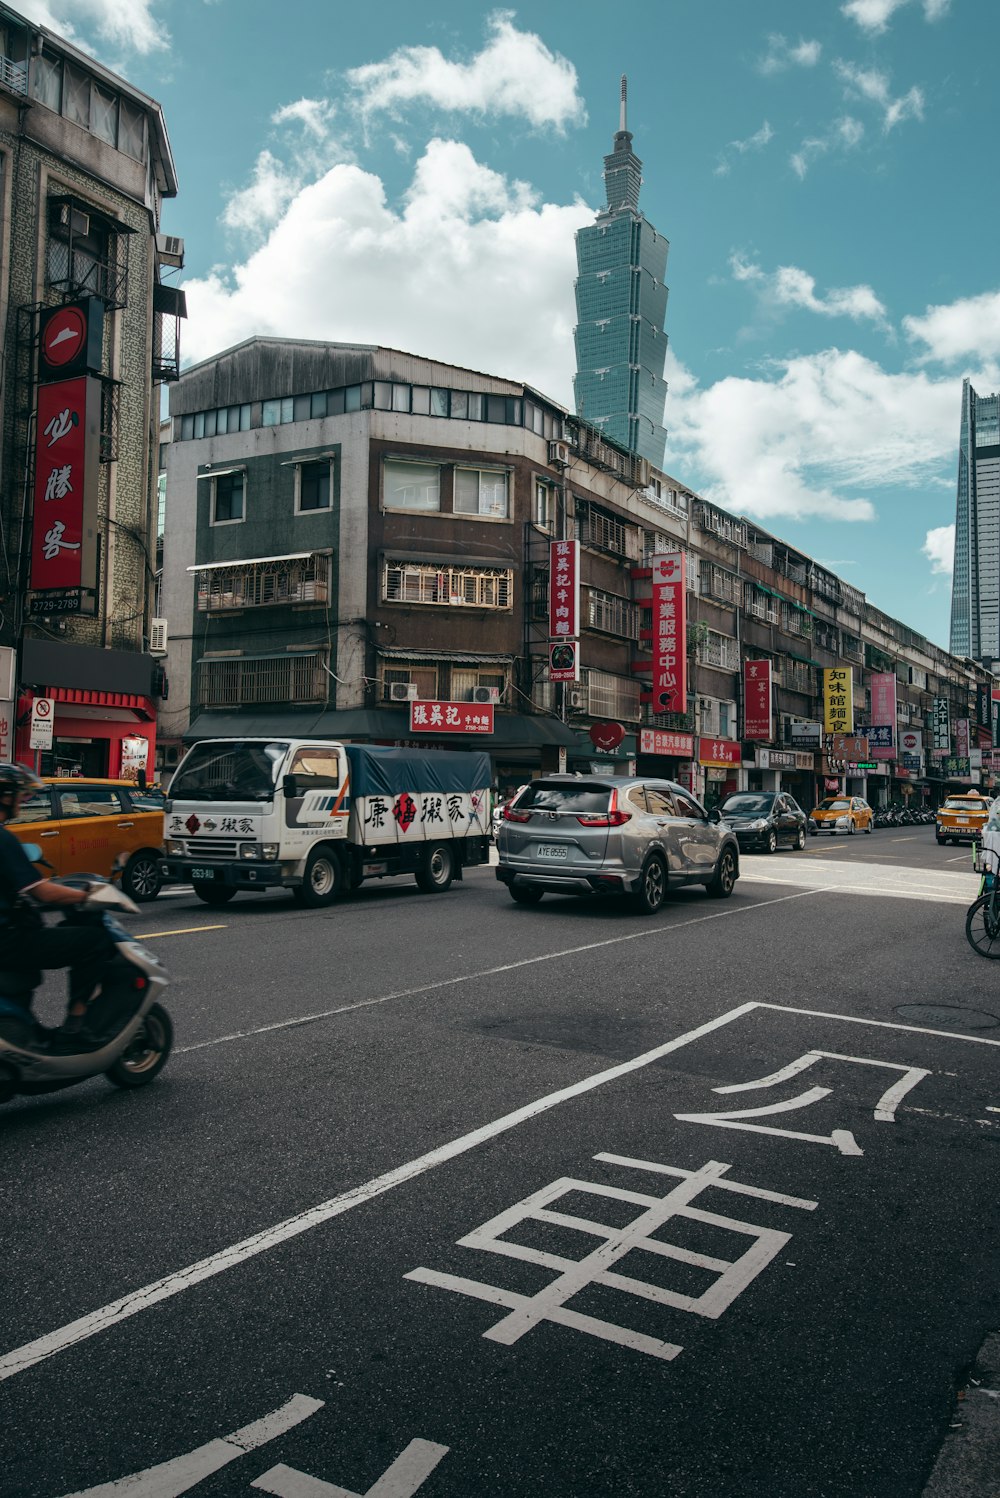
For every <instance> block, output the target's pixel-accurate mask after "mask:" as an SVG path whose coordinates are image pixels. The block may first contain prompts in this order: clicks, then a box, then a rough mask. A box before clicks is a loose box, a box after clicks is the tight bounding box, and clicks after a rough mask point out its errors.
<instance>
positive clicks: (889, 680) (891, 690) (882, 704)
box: [869, 671, 896, 759]
mask: <svg viewBox="0 0 1000 1498" xmlns="http://www.w3.org/2000/svg"><path fill="white" fill-rule="evenodd" d="M871 687H872V719H871V721H872V727H873V728H875V729H877V730H878V732H877V733H876V734H875V735H874V736H872V735H871V734H869V739H870V740H871V749H872V758H873V759H893V758H894V757H895V751H896V744H895V738H896V673H895V672H894V671H873V672H872V679H871ZM886 729H888V733H887V732H886Z"/></svg>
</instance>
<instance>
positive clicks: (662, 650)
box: [653, 551, 687, 713]
mask: <svg viewBox="0 0 1000 1498" xmlns="http://www.w3.org/2000/svg"><path fill="white" fill-rule="evenodd" d="M653 711H654V712H656V713H686V712H687V577H686V566H685V556H684V553H683V552H682V551H665V552H661V553H660V554H659V555H657V556H655V557H654V558H653Z"/></svg>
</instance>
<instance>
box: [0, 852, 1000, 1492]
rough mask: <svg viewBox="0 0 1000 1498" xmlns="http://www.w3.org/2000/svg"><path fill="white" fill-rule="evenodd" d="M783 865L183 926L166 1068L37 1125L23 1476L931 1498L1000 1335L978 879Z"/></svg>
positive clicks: (194, 917)
mask: <svg viewBox="0 0 1000 1498" xmlns="http://www.w3.org/2000/svg"><path fill="white" fill-rule="evenodd" d="M743 874H744V877H743V878H742V879H741V881H740V883H739V884H738V886H737V889H736V893H735V894H734V896H733V897H732V899H731V900H729V901H715V900H711V899H708V898H707V897H705V896H704V894H703V892H702V891H700V890H697V891H682V892H679V893H678V894H677V895H675V896H674V897H672V898H671V900H670V901H669V904H668V907H667V908H666V909H665V910H664V911H663V912H662V913H661V915H660V916H658V917H657V918H654V919H652V920H648V919H643V918H641V917H637V916H635V915H633V914H632V913H631V912H630V911H628V910H626V909H624V908H621V907H619V906H617V905H611V904H597V905H595V904H589V903H588V904H584V903H582V902H574V901H570V900H559V899H550V898H548V897H547V898H546V899H545V900H544V901H543V902H542V903H541V904H540V905H539V906H537V907H521V906H515V905H514V904H513V903H512V902H511V901H510V899H509V897H508V896H507V894H506V892H505V891H503V890H502V889H501V887H500V886H499V885H497V883H496V882H495V880H494V879H493V876H492V871H491V870H486V869H483V870H478V871H475V872H474V873H472V874H471V875H470V876H469V877H467V879H466V880H465V882H464V883H463V884H461V885H457V886H455V887H454V888H453V889H452V891H450V892H449V893H448V894H447V895H444V896H430V895H422V894H420V893H419V892H418V891H417V890H416V888H415V887H414V885H413V884H412V883H409V882H408V881H403V880H399V881H386V882H385V883H384V884H378V883H376V884H373V885H366V886H364V887H363V889H362V890H361V891H360V892H359V893H358V895H356V896H355V897H354V898H353V899H352V900H350V901H349V902H347V903H344V904H343V905H340V906H336V907H333V908H332V909H330V910H328V911H321V912H309V911H302V910H300V909H299V908H298V907H297V906H295V905H294V904H293V903H292V902H291V901H290V899H289V898H288V897H286V896H283V895H268V896H264V897H259V898H247V899H240V900H237V901H235V902H234V903H233V904H231V905H230V906H228V907H226V908H225V909H223V910H220V911H212V910H209V909H208V908H207V907H205V906H203V905H200V904H199V903H198V902H197V901H196V900H195V899H194V898H193V897H192V896H191V895H190V893H185V892H178V893H171V894H168V895H165V896H163V897H161V899H160V901H158V902H157V903H156V904H155V905H154V906H151V907H146V908H145V910H144V912H143V915H142V917H141V918H140V919H139V920H138V921H136V922H135V925H136V926H137V928H138V929H141V930H142V931H143V932H144V933H148V934H149V937H150V940H151V942H153V943H154V944H155V945H157V946H158V948H159V949H160V950H161V951H162V953H163V955H164V956H165V958H166V960H167V961H168V963H169V965H170V968H171V972H172V975H173V984H172V987H171V989H170V990H169V991H168V995H167V1003H168V1006H169V1007H170V1009H171V1012H172V1014H173V1016H174V1019H175V1024H176V1030H177V1043H176V1044H177V1048H176V1051H175V1054H174V1056H173V1057H172V1059H171V1062H170V1065H169V1067H168V1068H167V1070H166V1071H165V1072H164V1073H163V1074H162V1076H161V1077H160V1078H159V1079H158V1080H157V1082H156V1083H155V1084H154V1085H153V1086H151V1087H150V1088H149V1089H148V1090H145V1091H142V1092H138V1093H133V1094H121V1093H118V1092H115V1091H113V1090H112V1089H111V1088H109V1087H108V1086H107V1085H106V1084H105V1083H104V1082H103V1081H100V1080H97V1081H94V1082H91V1083H87V1084H85V1085H84V1086H81V1087H79V1088H76V1089H74V1090H72V1091H69V1092H65V1093H61V1094H58V1095H55V1096H50V1097H47V1098H43V1099H34V1100H19V1101H17V1102H15V1103H13V1104H11V1105H8V1107H7V1108H6V1109H5V1110H4V1112H3V1114H2V1117H0V1128H2V1130H3V1154H2V1163H0V1186H2V1190H3V1196H4V1202H5V1212H4V1227H5V1232H4V1243H5V1246H6V1252H7V1262H8V1273H7V1274H6V1275H5V1276H4V1280H3V1288H2V1290H0V1297H2V1300H0V1306H2V1312H0V1325H2V1329H3V1331H2V1341H0V1472H2V1474H3V1477H2V1479H0V1491H2V1492H3V1493H4V1495H14V1498H59V1495H65V1494H77V1493H82V1492H89V1493H94V1492H97V1493H100V1494H101V1495H102V1498H105V1495H106V1498H112V1495H114V1498H118V1495H121V1498H167V1495H173V1494H180V1493H185V1492H194V1493H196V1494H198V1495H201V1498H219V1495H230V1494H248V1493H251V1492H255V1491H265V1492H274V1493H279V1494H283V1495H286V1498H345V1495H346V1498H351V1495H362V1494H371V1495H372V1498H407V1495H409V1494H412V1493H419V1495H420V1498H479V1495H483V1498H487V1495H488V1498H527V1495H532V1498H534V1495H538V1494H543V1493H544V1494H546V1495H552V1498H598V1495H599V1498H604V1495H607V1498H612V1495H614V1498H627V1495H644V1498H654V1495H655V1498H918V1495H919V1494H921V1493H922V1492H923V1491H924V1488H925V1485H926V1483H927V1481H928V1478H929V1475H930V1473H931V1469H932V1466H933V1463H934V1461H935V1458H936V1456H937V1453H938V1451H939V1449H940V1448H941V1446H942V1443H943V1442H944V1443H946V1444H947V1443H949V1442H950V1443H951V1447H952V1449H954V1443H955V1441H956V1440H958V1441H961V1440H962V1439H963V1437H962V1433H961V1431H959V1432H958V1434H957V1435H956V1433H955V1432H954V1431H950V1430H949V1427H950V1425H951V1423H952V1416H953V1412H954V1398H955V1392H956V1389H957V1388H958V1387H959V1386H961V1385H962V1384H963V1383H964V1382H965V1380H966V1374H967V1371H968V1369H969V1368H970V1366H971V1365H972V1364H973V1363H974V1360H975V1359H976V1356H977V1352H978V1350H979V1348H980V1347H981V1345H982V1344H983V1342H984V1340H985V1339H986V1337H987V1335H988V1334H989V1333H990V1332H991V1331H993V1330H995V1329H996V1328H997V1327H998V1326H1000V1293H998V1280H997V1272H996V1269H997V1250H998V1240H1000V1224H998V1217H997V1212H996V1207H995V1193H996V1181H997V1172H998V1164H1000V1085H998V1083H997V1059H998V1048H1000V993H998V992H997V986H998V984H1000V967H998V968H996V969H995V968H994V966H993V965H992V964H990V963H988V962H985V961H983V960H982V959H980V958H978V957H977V956H976V955H975V954H974V953H973V952H972V950H971V949H970V948H969V946H968V944H967V943H966V941H965V939H964V934H963V921H964V907H965V905H967V904H968V902H969V901H970V900H971V899H972V898H973V896H974V894H975V892H976V880H975V876H974V875H973V874H972V873H971V858H970V855H969V853H968V851H967V850H965V849H959V848H939V847H937V846H936V845H935V842H934V835H933V829H932V828H914V829H897V830H894V831H880V832H876V833H875V834H874V835H873V836H871V837H866V836H863V835H860V836H857V837H854V838H846V837H844V838H835V839H811V840H810V842H809V844H808V845H807V848H806V850H805V851H804V852H802V853H782V854H778V855H776V856H773V857H770V858H768V857H766V856H757V857H747V858H746V859H745V860H744V866H743ZM49 1002H51V999H50V1000H49ZM982 1392H983V1391H981V1390H977V1391H976V1393H982ZM985 1392H986V1393H989V1392H990V1391H988V1390H987V1391H985ZM986 1403H988V1404H989V1406H990V1408H991V1412H992V1410H993V1409H995V1408H996V1406H998V1405H1000V1400H993V1399H992V1398H990V1399H988V1400H984V1404H986ZM959 1455H961V1453H959ZM139 1474H144V1475H142V1476H140V1475H139ZM962 1491H963V1492H965V1494H966V1498H986V1495H987V1493H989V1492H991V1491H992V1489H990V1488H988V1487H983V1488H982V1489H980V1488H978V1487H974V1486H968V1487H966V1488H964V1489H962Z"/></svg>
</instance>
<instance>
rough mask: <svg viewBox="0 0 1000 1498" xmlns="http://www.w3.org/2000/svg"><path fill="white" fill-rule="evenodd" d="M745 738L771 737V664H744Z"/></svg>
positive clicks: (745, 662) (764, 662)
mask: <svg viewBox="0 0 1000 1498" xmlns="http://www.w3.org/2000/svg"><path fill="white" fill-rule="evenodd" d="M743 737H744V738H745V739H770V737H771V662H770V661H768V660H762V661H744V662H743Z"/></svg>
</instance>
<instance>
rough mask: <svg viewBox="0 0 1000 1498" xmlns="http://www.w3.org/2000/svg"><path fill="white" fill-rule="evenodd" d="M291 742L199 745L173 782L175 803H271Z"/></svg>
mask: <svg viewBox="0 0 1000 1498" xmlns="http://www.w3.org/2000/svg"><path fill="white" fill-rule="evenodd" d="M287 753H288V744H287V742H285V743H281V742H278V741H273V742H265V741H264V740H263V739H261V740H257V741H254V740H247V739H213V740H212V742H211V743H203V744H195V746H194V748H193V749H192V750H191V751H190V752H189V753H188V754H187V755H185V757H184V759H183V760H182V761H181V764H180V766H179V767H178V770H177V773H176V774H175V775H174V778H173V779H172V780H171V782H170V799H171V800H172V801H270V800H271V799H272V798H273V796H274V782H275V775H276V774H277V770H278V767H279V765H280V764H281V763H282V761H283V760H284V758H285V755H286V754H287Z"/></svg>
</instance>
